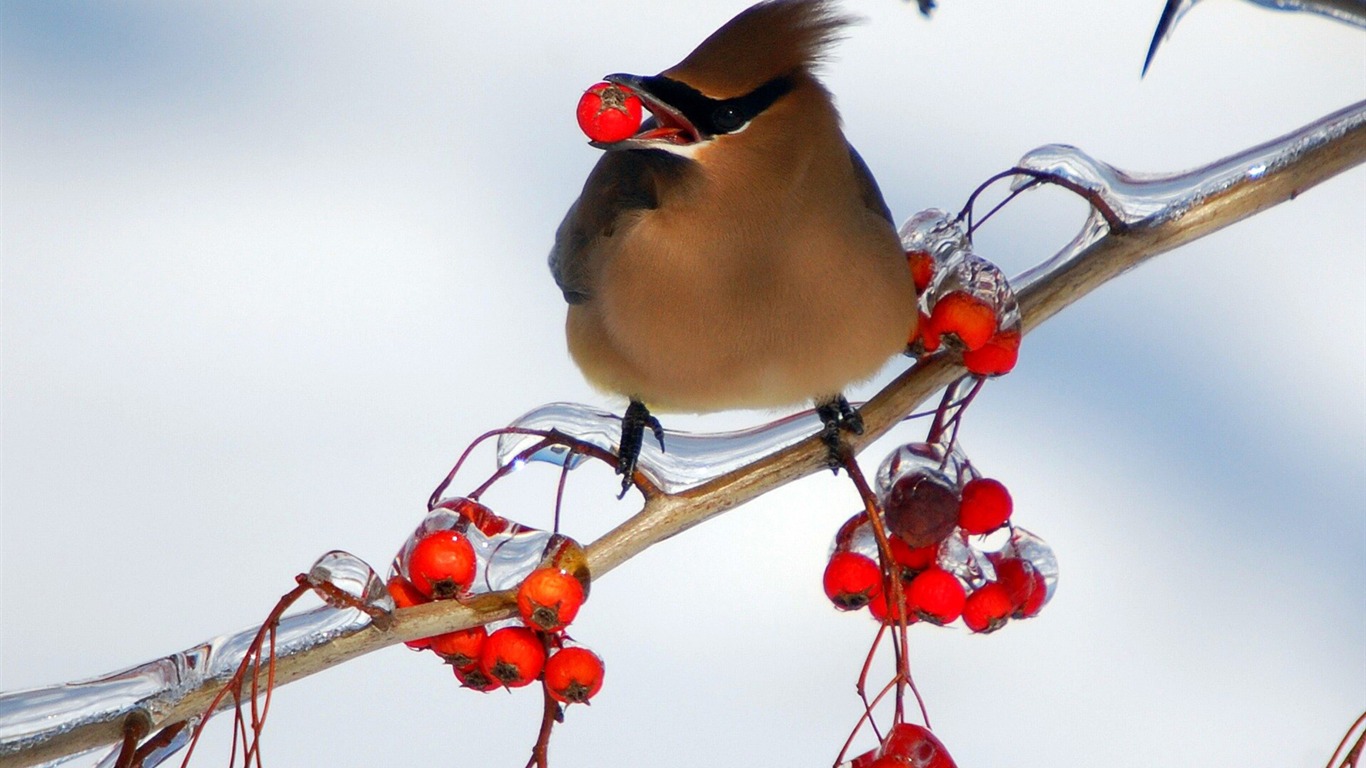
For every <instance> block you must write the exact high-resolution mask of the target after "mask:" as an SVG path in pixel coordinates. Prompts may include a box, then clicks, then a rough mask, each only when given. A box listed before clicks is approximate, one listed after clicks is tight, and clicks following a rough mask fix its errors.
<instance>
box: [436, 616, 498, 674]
mask: <svg viewBox="0 0 1366 768" xmlns="http://www.w3.org/2000/svg"><path fill="white" fill-rule="evenodd" d="M488 637H489V631H488V630H487V629H485V628H484V625H482V624H481V625H479V626H477V627H470V628H469V629H457V630H456V631H454V632H447V633H446V634H444V635H437V636H436V637H431V638H428V640H430V641H431V643H432V650H433V651H436V652H437V653H439V654H441V656H442V658H444V659H445V660H446V661H447V662H449V663H451V664H454V665H455V666H457V667H469V666H473V665H474V664H476V663H478V662H479V653H480V652H481V651H483V650H484V643H485V642H487V641H488Z"/></svg>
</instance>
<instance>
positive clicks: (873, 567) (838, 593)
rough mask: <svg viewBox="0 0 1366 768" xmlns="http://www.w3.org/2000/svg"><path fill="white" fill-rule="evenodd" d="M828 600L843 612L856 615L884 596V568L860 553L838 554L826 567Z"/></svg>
mask: <svg viewBox="0 0 1366 768" xmlns="http://www.w3.org/2000/svg"><path fill="white" fill-rule="evenodd" d="M822 581H823V582H824V585H825V596H826V597H828V598H830V602H832V603H834V604H835V607H836V608H838V609H840V610H841V611H855V610H858V609H859V608H862V607H863V606H865V605H867V604H868V601H869V600H870V599H872V598H873V596H875V595H877V594H879V593H881V592H882V568H880V567H878V564H877V563H875V562H873V559H872V558H870V557H867V556H865V555H860V554H859V553H857V552H836V553H835V554H834V555H831V557H830V562H829V563H827V564H826V566H825V577H824V579H823V580H822Z"/></svg>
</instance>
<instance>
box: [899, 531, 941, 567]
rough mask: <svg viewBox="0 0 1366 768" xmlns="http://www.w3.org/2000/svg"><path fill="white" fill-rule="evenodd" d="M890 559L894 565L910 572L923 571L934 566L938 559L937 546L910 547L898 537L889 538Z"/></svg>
mask: <svg viewBox="0 0 1366 768" xmlns="http://www.w3.org/2000/svg"><path fill="white" fill-rule="evenodd" d="M890 544H891V545H892V559H893V560H895V561H896V564H897V565H899V566H901V567H903V568H906V569H908V570H912V571H923V570H925V569H926V568H929V567H930V566H931V565H934V563H935V560H937V559H938V558H939V545H938V544H930V545H927V546H924V547H912V546H911V545H910V544H907V543H906V542H904V541H902V540H901V538H900V537H898V536H893V537H891V541H890Z"/></svg>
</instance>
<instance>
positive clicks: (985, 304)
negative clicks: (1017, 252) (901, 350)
mask: <svg viewBox="0 0 1366 768" xmlns="http://www.w3.org/2000/svg"><path fill="white" fill-rule="evenodd" d="M901 244H902V247H903V248H905V249H906V260H907V263H908V264H909V265H910V269H911V275H912V277H913V279H914V280H915V287H916V292H917V293H918V294H919V296H920V322H919V323H917V326H916V332H915V335H913V336H912V337H911V338H910V339H909V341H908V349H909V351H910V353H911V354H912V355H914V356H916V357H922V356H924V355H928V354H931V353H933V352H937V351H938V350H939V349H940V348H941V347H948V348H952V349H957V350H959V351H960V352H961V353H962V355H963V366H964V367H965V368H967V369H968V371H969V372H971V373H973V374H976V375H978V376H1001V375H1003V374H1006V373H1009V372H1010V370H1011V369H1013V368H1014V367H1015V363H1016V360H1017V359H1018V358H1019V353H1020V335H1021V334H1020V310H1019V306H1018V305H1017V303H1016V301H1015V293H1014V291H1013V290H1011V288H1010V282H1009V281H1008V280H1006V277H1005V274H1004V273H1002V272H1001V270H1000V268H998V267H997V266H996V265H995V264H992V263H991V262H990V261H987V260H986V259H983V258H982V257H980V256H978V255H976V254H975V253H973V251H972V244H971V242H970V240H969V239H968V236H967V235H966V234H965V233H964V232H963V230H962V229H961V228H960V227H959V225H958V223H957V222H956V221H953V220H950V219H949V216H948V214H946V213H944V212H943V211H939V210H928V211H922V212H920V213H918V214H916V215H915V216H913V217H911V218H910V219H908V220H907V221H906V223H905V224H902V225H901Z"/></svg>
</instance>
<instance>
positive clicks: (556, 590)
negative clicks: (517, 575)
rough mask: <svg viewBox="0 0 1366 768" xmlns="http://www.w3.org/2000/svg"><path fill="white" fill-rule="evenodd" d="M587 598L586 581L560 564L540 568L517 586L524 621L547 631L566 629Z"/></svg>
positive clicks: (519, 605) (520, 610)
mask: <svg viewBox="0 0 1366 768" xmlns="http://www.w3.org/2000/svg"><path fill="white" fill-rule="evenodd" d="M583 600H584V596H583V584H581V583H580V582H579V580H578V579H576V578H574V577H573V576H571V575H569V574H568V573H565V572H564V571H562V570H560V569H558V568H537V569H536V570H534V571H532V572H531V573H529V574H527V577H526V578H525V579H523V580H522V583H521V585H520V586H518V587H517V610H518V612H520V613H521V614H522V621H524V622H526V623H527V625H528V626H532V627H535V628H537V629H540V630H542V631H545V632H558V631H559V630H561V629H564V628H565V626H567V625H568V624H569V622H571V621H573V620H574V617H575V616H577V615H578V614H579V606H581V605H583Z"/></svg>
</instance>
